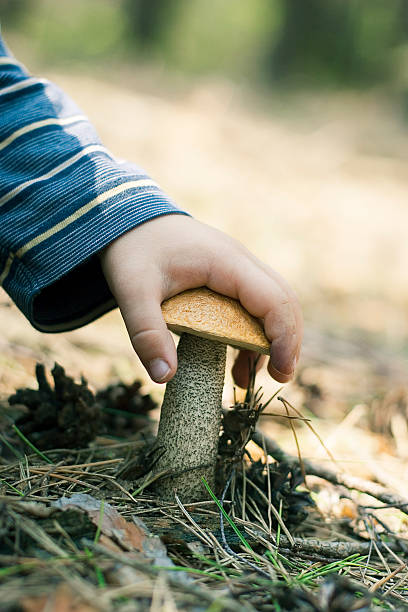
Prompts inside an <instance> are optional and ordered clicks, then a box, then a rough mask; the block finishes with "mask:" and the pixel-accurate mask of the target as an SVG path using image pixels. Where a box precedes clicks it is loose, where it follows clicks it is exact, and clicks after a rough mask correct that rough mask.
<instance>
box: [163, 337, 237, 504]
mask: <svg viewBox="0 0 408 612" xmlns="http://www.w3.org/2000/svg"><path fill="white" fill-rule="evenodd" d="M226 350H227V347H226V345H225V344H221V343H219V342H214V341H213V340H207V339H205V338H199V337H198V336H193V335H190V334H186V333H183V334H182V335H181V338H180V341H179V345H178V349H177V355H178V369H177V373H176V375H175V376H174V378H173V379H172V380H171V381H170V382H168V383H167V388H166V393H165V395H164V400H163V406H162V409H161V416H160V424H159V431H158V434H157V443H156V446H157V447H158V454H160V453H163V454H162V455H161V457H160V459H159V461H158V462H157V464H156V466H155V468H156V470H163V469H169V470H170V473H171V474H174V475H173V476H165V477H163V478H160V479H159V480H158V481H156V486H155V489H156V493H157V494H158V495H159V496H160V497H161V499H163V500H166V501H168V500H173V499H174V491H175V490H176V492H177V494H178V495H179V497H180V498H181V499H182V501H184V502H186V503H188V502H190V501H200V500H203V499H208V493H207V491H206V489H205V487H204V485H203V482H202V477H204V478H205V479H206V480H207V482H208V483H209V485H210V487H212V488H214V485H215V464H216V460H217V448H218V439H219V433H220V424H221V401H222V389H223V385H224V373H225V359H226Z"/></svg>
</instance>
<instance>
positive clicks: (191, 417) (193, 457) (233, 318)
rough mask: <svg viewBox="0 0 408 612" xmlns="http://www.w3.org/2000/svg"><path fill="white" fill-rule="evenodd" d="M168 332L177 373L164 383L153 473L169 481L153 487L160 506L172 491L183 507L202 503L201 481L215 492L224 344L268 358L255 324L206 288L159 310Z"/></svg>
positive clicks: (235, 304) (261, 333)
mask: <svg viewBox="0 0 408 612" xmlns="http://www.w3.org/2000/svg"><path fill="white" fill-rule="evenodd" d="M162 312H163V316H164V319H165V321H166V323H167V326H168V328H169V329H170V330H171V331H173V332H176V333H181V338H180V341H179V344H178V348H177V355H178V369H177V373H176V375H175V376H174V378H173V379H172V380H170V381H169V382H168V383H167V387H166V392H165V395H164V400H163V405H162V409H161V416H160V424H159V430H158V435H157V442H156V448H157V453H158V455H160V457H159V459H158V461H157V464H156V466H155V469H156V470H157V471H161V470H164V469H166V470H169V472H168V473H169V475H168V476H167V475H166V476H164V477H162V478H160V479H159V480H157V481H156V482H155V485H154V488H155V492H156V493H157V494H158V495H159V497H160V498H161V499H163V500H166V501H168V500H173V499H174V491H175V490H176V491H177V494H178V495H179V496H180V498H181V499H182V500H183V501H184V502H190V501H200V500H203V499H206V498H207V497H208V494H207V492H206V489H205V487H204V485H203V482H202V478H203V477H204V478H205V479H206V480H207V482H208V484H209V485H210V487H211V488H212V489H213V488H214V484H215V464H216V460H217V448H218V440H219V435H220V424H221V412H222V390H223V385H224V374H225V361H226V352H227V344H230V345H231V346H234V347H237V348H244V349H249V350H251V351H257V352H260V353H269V351H270V342H269V341H268V339H267V338H266V336H265V334H264V331H263V328H262V326H261V324H260V323H259V321H258V320H257V319H255V318H254V317H252V316H251V315H250V314H249V313H248V312H247V311H246V310H245V309H244V308H243V307H242V306H241V304H240V303H239V302H238V301H237V300H234V299H232V298H229V297H226V296H223V295H220V294H219V293H215V292H213V291H210V290H209V289H207V288H205V287H201V288H199V289H190V290H188V291H184V292H183V293H180V294H178V295H176V296H174V297H172V298H170V299H168V300H166V301H165V302H163V304H162Z"/></svg>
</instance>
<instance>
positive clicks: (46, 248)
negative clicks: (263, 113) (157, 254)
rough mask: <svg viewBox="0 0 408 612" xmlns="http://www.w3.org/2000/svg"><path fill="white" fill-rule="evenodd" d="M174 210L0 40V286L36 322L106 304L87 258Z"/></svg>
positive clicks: (83, 315) (78, 321)
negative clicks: (9, 51)
mask: <svg viewBox="0 0 408 612" xmlns="http://www.w3.org/2000/svg"><path fill="white" fill-rule="evenodd" d="M180 212H182V211H180V210H179V209H177V208H176V207H175V205H174V204H173V203H172V202H171V201H170V200H169V198H168V197H167V196H166V195H165V194H164V193H163V192H162V191H161V190H160V188H159V187H158V186H157V185H156V183H155V182H154V181H152V180H151V179H150V178H149V177H148V176H147V175H146V174H145V173H144V171H143V170H142V169H140V168H138V167H137V166H135V165H132V164H128V163H122V162H118V161H117V160H116V159H115V158H114V157H113V156H112V154H111V153H110V152H109V151H108V150H107V149H106V148H105V147H104V146H103V145H102V144H101V142H100V140H99V138H98V135H97V133H96V132H95V130H94V128H93V127H92V125H91V124H90V123H89V121H88V120H87V118H86V117H85V116H84V115H83V113H82V112H81V111H80V109H78V107H77V106H76V105H75V104H74V103H73V102H72V100H70V98H69V97H68V96H66V95H65V94H64V93H63V92H62V91H61V90H60V89H59V88H58V87H56V86H55V85H54V84H52V83H50V82H49V81H47V80H44V79H36V78H34V77H31V76H30V75H28V74H27V72H26V71H25V69H24V68H23V67H22V66H21V65H20V64H19V63H18V62H17V61H16V60H15V59H14V58H13V57H11V56H10V54H9V53H8V52H7V50H6V49H5V47H4V45H2V43H1V38H0V283H1V284H2V285H3V287H4V289H5V290H6V291H7V292H8V293H9V294H10V296H11V297H12V299H13V300H14V301H15V302H16V304H17V305H18V306H19V308H20V309H21V310H22V311H23V313H24V314H25V315H26V316H27V318H28V319H29V320H30V321H31V323H32V324H33V325H34V326H35V327H37V328H39V329H41V330H43V331H62V330H66V329H71V328H73V327H77V326H79V325H82V324H84V323H86V322H89V321H90V320H92V319H93V318H95V317H96V316H99V315H100V314H102V312H104V311H106V310H108V309H110V308H112V306H114V304H115V302H114V300H113V297H112V294H111V293H110V291H109V289H108V286H107V284H106V281H105V279H104V276H103V274H102V271H101V268H100V264H99V259H98V258H97V257H96V254H97V253H98V252H99V251H100V250H101V249H103V248H104V247H105V246H106V245H107V244H109V243H110V242H112V241H113V240H114V239H116V238H118V237H119V236H120V235H122V234H124V233H125V232H127V231H128V230H130V229H132V228H134V227H135V226H137V225H139V224H141V223H143V222H145V221H148V220H150V219H153V218H155V217H158V216H161V215H166V214H171V213H180Z"/></svg>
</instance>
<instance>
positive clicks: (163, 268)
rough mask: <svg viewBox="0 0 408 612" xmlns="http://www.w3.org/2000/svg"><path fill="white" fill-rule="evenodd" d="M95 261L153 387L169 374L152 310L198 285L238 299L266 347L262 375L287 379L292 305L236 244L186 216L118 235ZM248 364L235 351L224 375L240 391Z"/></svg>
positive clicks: (173, 361)
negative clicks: (257, 326)
mask: <svg viewBox="0 0 408 612" xmlns="http://www.w3.org/2000/svg"><path fill="white" fill-rule="evenodd" d="M100 258H101V263H102V269H103V272H104V274H105V277H106V280H107V282H108V284H109V287H110V289H111V291H112V293H113V295H114V296H115V298H116V301H117V303H118V306H119V308H120V311H121V313H122V316H123V319H124V322H125V324H126V328H127V330H128V333H129V337H130V340H131V342H132V345H133V347H134V349H135V351H136V353H137V354H138V356H139V358H140V360H141V362H142V363H143V365H144V367H145V368H146V370H147V371H148V373H149V375H150V377H151V378H152V379H153V380H154V381H155V382H160V383H164V382H167V381H169V380H170V379H171V378H172V377H173V376H174V374H175V373H176V370H177V353H176V348H175V345H174V342H173V339H172V337H171V334H170V332H169V331H168V329H167V327H166V324H165V322H164V320H163V317H162V313H161V308H160V305H161V303H162V302H163V301H164V300H165V299H167V298H169V297H172V296H173V295H177V294H178V293H180V292H181V291H184V290H186V289H193V288H195V287H203V286H206V287H208V288H209V289H212V290H213V291H217V292H218V293H222V294H223V295H227V296H230V297H232V298H235V299H237V300H239V301H240V302H241V304H242V306H244V308H246V309H247V310H248V312H250V313H251V314H252V315H254V316H255V317H258V318H259V319H260V320H262V321H263V324H264V328H265V334H266V336H267V337H268V338H269V340H270V341H271V343H272V344H271V355H270V360H269V364H268V371H269V373H270V374H271V376H272V377H273V378H274V379H275V380H277V381H278V382H281V383H284V382H287V381H288V380H290V379H291V378H292V376H293V372H294V369H295V366H296V361H297V359H298V357H299V352H300V345H301V341H302V328H303V321H302V314H301V310H300V306H299V303H298V301H297V299H296V297H295V295H294V293H293V291H292V290H291V289H290V287H289V286H288V285H287V283H286V282H285V281H284V280H283V278H281V277H280V276H279V275H278V274H277V273H276V272H274V271H273V270H272V269H271V268H270V267H269V266H267V265H266V264H264V263H262V262H261V261H259V260H258V259H257V258H256V257H255V256H254V255H252V254H251V253H250V252H249V251H248V250H247V249H246V248H245V247H244V246H243V245H242V244H240V243H239V242H237V241H236V240H234V239H232V238H230V237H229V236H227V235H226V234H223V233H222V232H220V231H218V230H216V229H214V228H211V227H209V226H207V225H204V224H203V223H200V222H199V221H196V220H195V219H192V218H191V217H186V216H184V215H179V214H171V215H167V216H163V217H157V218H155V219H152V220H151V221H148V222H146V223H144V224H142V225H139V226H137V227H135V228H134V229H133V230H131V231H130V232H128V233H126V234H124V235H122V236H120V237H119V238H117V239H116V240H115V241H114V242H112V243H111V244H110V245H109V246H108V247H106V248H105V249H104V250H103V251H102V253H101V254H100ZM254 358H255V355H254V354H253V353H250V352H249V351H240V353H239V355H238V357H237V359H236V361H235V364H234V367H233V370H232V373H233V376H234V379H235V381H236V383H237V384H238V385H239V386H241V387H245V386H246V385H247V382H248V359H252V360H253V359H254ZM261 363H262V359H261V360H259V363H258V368H259V367H260V366H261Z"/></svg>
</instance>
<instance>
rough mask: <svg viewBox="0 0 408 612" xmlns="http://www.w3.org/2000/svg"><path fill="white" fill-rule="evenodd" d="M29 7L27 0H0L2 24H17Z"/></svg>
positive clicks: (0, 19)
mask: <svg viewBox="0 0 408 612" xmlns="http://www.w3.org/2000/svg"><path fill="white" fill-rule="evenodd" d="M26 8H27V0H0V21H1V23H2V25H3V24H4V25H15V24H16V23H18V21H19V20H20V19H21V18H22V16H23V13H24V11H25V9H26Z"/></svg>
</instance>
